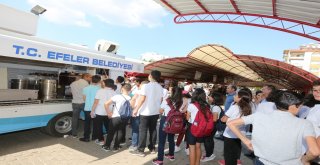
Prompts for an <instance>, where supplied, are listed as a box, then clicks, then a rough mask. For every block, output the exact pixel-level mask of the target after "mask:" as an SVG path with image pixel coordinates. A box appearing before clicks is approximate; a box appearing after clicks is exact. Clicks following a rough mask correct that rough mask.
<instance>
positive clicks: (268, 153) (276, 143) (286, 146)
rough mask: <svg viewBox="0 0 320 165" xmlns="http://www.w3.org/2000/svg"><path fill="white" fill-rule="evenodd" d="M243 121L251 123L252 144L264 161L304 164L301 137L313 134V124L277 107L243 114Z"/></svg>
mask: <svg viewBox="0 0 320 165" xmlns="http://www.w3.org/2000/svg"><path fill="white" fill-rule="evenodd" d="M242 119H243V121H244V124H252V125H253V130H252V146H253V150H254V153H255V155H256V156H258V157H259V160H260V161H262V162H263V163H264V164H268V165H269V164H270V165H280V164H281V165H302V163H301V160H300V159H301V156H302V155H303V154H304V152H303V150H302V140H304V139H305V138H306V137H307V136H314V135H315V133H314V130H313V129H312V124H311V123H310V122H309V121H307V120H304V119H299V118H297V117H296V116H294V115H292V114H291V113H289V112H284V111H279V110H275V111H272V112H271V113H268V114H266V113H255V114H252V115H249V116H244V117H242Z"/></svg>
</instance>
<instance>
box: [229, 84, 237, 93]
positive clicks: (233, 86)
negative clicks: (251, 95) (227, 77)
mask: <svg viewBox="0 0 320 165" xmlns="http://www.w3.org/2000/svg"><path fill="white" fill-rule="evenodd" d="M229 86H230V87H231V88H232V89H233V90H234V91H237V86H235V85H233V84H230V85H229Z"/></svg>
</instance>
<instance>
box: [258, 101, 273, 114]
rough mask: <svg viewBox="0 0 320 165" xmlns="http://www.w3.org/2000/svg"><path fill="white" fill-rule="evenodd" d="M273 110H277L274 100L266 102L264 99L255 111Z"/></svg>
mask: <svg viewBox="0 0 320 165" xmlns="http://www.w3.org/2000/svg"><path fill="white" fill-rule="evenodd" d="M274 110H277V107H276V105H275V104H274V102H268V101H265V102H261V103H260V104H259V105H258V107H257V109H256V111H255V112H262V113H271V112H273V111H274Z"/></svg>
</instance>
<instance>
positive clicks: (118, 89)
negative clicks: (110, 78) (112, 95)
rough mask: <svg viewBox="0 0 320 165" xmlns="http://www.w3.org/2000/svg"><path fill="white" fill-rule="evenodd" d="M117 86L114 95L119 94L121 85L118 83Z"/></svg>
mask: <svg viewBox="0 0 320 165" xmlns="http://www.w3.org/2000/svg"><path fill="white" fill-rule="evenodd" d="M116 85H117V90H116V93H117V94H121V88H122V85H121V84H120V83H118V84H116Z"/></svg>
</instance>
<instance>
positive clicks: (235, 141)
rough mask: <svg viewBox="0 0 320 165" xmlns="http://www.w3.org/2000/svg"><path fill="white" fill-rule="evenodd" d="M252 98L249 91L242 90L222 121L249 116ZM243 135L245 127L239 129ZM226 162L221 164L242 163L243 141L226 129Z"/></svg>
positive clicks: (235, 97) (233, 164) (234, 164)
mask: <svg viewBox="0 0 320 165" xmlns="http://www.w3.org/2000/svg"><path fill="white" fill-rule="evenodd" d="M250 103H251V97H250V94H249V92H248V91H247V90H244V89H241V90H240V91H238V93H237V94H236V95H235V96H234V104H233V105H232V106H231V107H230V108H229V110H228V111H227V112H226V113H225V116H224V117H223V118H222V119H221V120H222V121H223V122H228V121H229V120H233V119H237V118H240V117H242V116H248V115H250V114H251V113H252V110H251V105H250ZM239 129H240V130H241V132H242V133H243V134H245V130H246V129H245V126H242V127H241V128H239ZM223 136H224V158H225V160H224V162H223V160H220V161H219V163H220V164H222V163H224V164H225V165H237V163H238V164H239V162H238V161H240V154H241V140H240V139H239V138H238V137H237V136H236V135H235V134H234V133H233V132H232V131H231V130H230V129H229V127H226V129H225V131H224V133H223Z"/></svg>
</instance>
